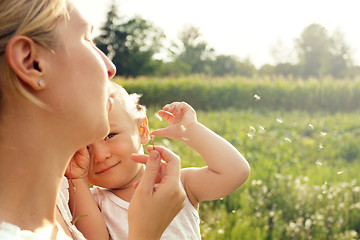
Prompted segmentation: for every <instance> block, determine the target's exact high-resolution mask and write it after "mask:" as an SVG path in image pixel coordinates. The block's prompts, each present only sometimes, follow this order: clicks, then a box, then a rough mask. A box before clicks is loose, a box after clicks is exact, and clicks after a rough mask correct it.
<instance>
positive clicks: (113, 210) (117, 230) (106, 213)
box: [91, 187, 201, 240]
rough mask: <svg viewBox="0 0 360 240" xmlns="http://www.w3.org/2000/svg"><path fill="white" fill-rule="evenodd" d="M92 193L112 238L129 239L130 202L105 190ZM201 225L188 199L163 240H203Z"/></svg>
mask: <svg viewBox="0 0 360 240" xmlns="http://www.w3.org/2000/svg"><path fill="white" fill-rule="evenodd" d="M91 192H92V194H93V196H94V199H95V201H96V203H97V205H98V206H99V208H100V210H101V213H102V215H103V217H104V219H105V222H106V225H107V228H108V231H109V234H110V238H111V239H113V240H122V239H128V209H129V202H126V201H124V200H122V199H121V198H119V197H118V196H116V195H115V194H114V193H112V192H111V191H109V190H107V189H104V188H100V187H94V188H92V189H91ZM199 224H200V217H199V213H198V211H197V210H196V209H195V208H194V206H193V205H192V204H191V202H190V200H189V199H188V198H186V200H185V206H184V208H183V209H182V210H181V211H180V212H179V213H178V215H176V217H175V218H174V219H173V220H172V222H171V223H170V225H169V226H168V227H167V228H166V229H165V231H164V233H163V235H162V236H161V239H162V240H167V239H169V240H173V239H184V240H186V239H194V240H198V239H201V235H200V226H199Z"/></svg>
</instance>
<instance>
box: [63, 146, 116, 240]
mask: <svg viewBox="0 0 360 240" xmlns="http://www.w3.org/2000/svg"><path fill="white" fill-rule="evenodd" d="M89 162H90V157H89V154H88V152H87V150H86V148H84V149H81V150H79V151H78V152H76V153H75V155H74V156H73V158H72V159H71V161H70V163H69V166H68V168H67V170H66V174H65V175H66V177H67V178H68V181H69V207H70V210H71V213H72V215H73V221H74V220H76V221H75V225H76V227H77V229H79V231H81V232H82V234H83V235H84V236H85V238H86V239H89V240H91V239H94V240H96V239H97V240H102V239H109V233H108V231H107V228H106V223H105V220H104V218H103V216H102V215H101V212H100V210H99V208H98V206H97V204H96V202H95V200H94V198H93V196H92V194H91V192H90V189H89V182H88V178H87V175H88V168H89ZM70 164H71V165H70ZM74 191H75V192H74ZM74 193H75V194H74Z"/></svg>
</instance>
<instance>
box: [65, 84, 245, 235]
mask: <svg viewBox="0 0 360 240" xmlns="http://www.w3.org/2000/svg"><path fill="white" fill-rule="evenodd" d="M114 88H115V89H116V91H115V92H116V96H115V102H114V108H113V110H112V111H111V112H110V114H109V123H110V133H109V134H108V135H107V136H106V137H105V139H103V140H101V141H98V142H95V143H93V144H91V145H89V146H88V147H87V151H86V149H82V150H81V151H79V152H78V153H77V154H76V155H75V156H74V158H73V159H72V161H71V165H70V166H71V167H69V168H68V170H67V174H66V176H67V177H68V178H69V179H70V182H71V184H73V185H74V188H75V187H76V196H74V192H73V191H71V192H70V209H71V210H72V213H73V215H74V218H78V219H77V221H76V226H77V227H78V229H79V230H80V231H81V232H82V233H83V234H84V236H85V237H86V238H87V239H107V238H109V237H110V238H111V239H128V228H127V221H128V207H129V203H130V201H131V198H132V196H133V194H134V191H135V187H136V184H137V182H138V181H139V180H140V178H141V176H142V174H143V172H144V169H145V167H144V165H143V164H142V163H144V162H142V158H141V157H139V156H137V157H134V154H136V155H139V154H143V146H142V145H144V144H147V143H148V141H149V139H150V133H149V130H148V129H149V127H148V121H147V117H146V113H145V107H143V106H141V105H139V104H138V100H139V96H138V95H136V94H131V95H129V94H128V93H127V92H126V91H125V89H123V88H122V87H121V86H119V85H117V84H114ZM158 114H159V115H160V116H161V117H163V118H165V119H166V120H167V121H168V123H169V126H168V127H166V128H164V129H158V130H155V131H153V132H152V135H153V136H155V137H168V138H171V139H179V140H181V141H184V142H185V143H186V144H187V145H188V146H189V147H190V148H192V149H193V150H195V151H196V152H198V153H199V154H200V155H201V156H202V158H203V159H204V161H205V162H206V164H207V166H206V167H200V168H195V167H192V168H184V169H182V170H181V182H182V187H183V188H184V190H185V192H186V195H187V199H186V201H185V206H184V207H183V209H182V210H181V211H180V213H179V214H178V215H177V216H176V217H175V218H174V219H173V221H172V222H171V223H170V225H169V226H168V228H167V229H166V230H165V231H164V233H163V235H162V237H161V239H201V235H200V227H199V223H200V219H199V213H198V209H199V202H201V201H205V200H214V199H219V198H221V197H224V196H227V195H229V194H230V193H232V192H233V191H235V190H236V189H237V188H239V187H240V186H241V185H242V184H243V183H244V182H245V181H246V180H247V178H248V177H249V174H250V167H249V164H248V162H247V161H246V160H245V159H244V157H243V156H242V155H241V154H240V152H239V151H238V150H237V149H236V148H235V147H234V146H232V145H231V144H230V143H229V142H228V141H226V140H225V139H224V138H222V137H220V136H219V135H217V134H215V133H214V132H212V131H211V130H210V129H208V128H207V127H205V126H204V125H202V124H201V123H199V122H198V121H197V117H196V112H195V110H194V109H193V108H192V107H191V106H190V105H188V104H187V103H185V102H174V103H171V104H168V105H165V106H164V107H163V108H162V110H160V111H159V113H158ZM147 150H148V152H150V154H156V155H160V157H161V156H165V155H166V154H173V153H172V152H171V151H169V150H167V149H166V148H164V147H160V146H148V147H147ZM161 165H162V166H161V171H166V163H164V162H162V163H161ZM71 168H72V169H71ZM70 169H71V171H70ZM161 171H160V172H159V174H161ZM89 183H90V184H93V185H94V188H92V189H89V187H88V184H89ZM71 184H70V186H71ZM154 191H156V189H154ZM74 203H75V204H74ZM74 206H76V208H75V207H74ZM85 215H86V217H82V216H85Z"/></svg>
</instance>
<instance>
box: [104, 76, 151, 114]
mask: <svg viewBox="0 0 360 240" xmlns="http://www.w3.org/2000/svg"><path fill="white" fill-rule="evenodd" d="M111 84H112V88H113V90H114V91H115V101H116V102H118V103H119V104H120V106H117V105H116V104H117V103H115V107H122V108H124V109H125V111H126V112H127V113H129V115H130V116H131V117H132V118H133V119H134V120H137V119H141V118H144V117H146V107H145V106H143V105H140V104H139V99H140V97H141V95H140V94H137V93H132V94H129V93H128V92H127V91H126V90H125V89H124V88H123V87H122V86H120V85H119V84H117V83H114V82H111Z"/></svg>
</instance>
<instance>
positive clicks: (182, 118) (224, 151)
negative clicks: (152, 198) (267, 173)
mask: <svg viewBox="0 0 360 240" xmlns="http://www.w3.org/2000/svg"><path fill="white" fill-rule="evenodd" d="M159 114H160V116H162V117H164V118H166V119H167V121H168V122H169V124H170V126H169V127H167V128H164V129H159V130H155V131H154V132H153V135H154V136H161V137H169V138H172V139H181V140H182V141H184V142H185V143H186V144H187V145H188V146H189V147H191V148H192V149H194V150H195V151H196V152H198V153H199V154H200V155H201V156H202V158H203V159H204V160H205V162H206V164H207V166H206V167H203V168H186V169H183V170H182V172H181V179H182V181H183V184H184V187H185V190H186V192H187V194H188V196H189V198H190V200H191V202H192V203H193V205H194V206H197V204H198V203H199V202H200V201H204V200H213V199H218V198H220V197H224V196H226V195H228V194H230V193H232V192H233V191H235V190H236V189H237V188H238V187H240V186H241V185H242V184H243V183H244V182H245V181H246V180H247V178H248V177H249V174H250V167H249V164H248V162H247V161H246V159H245V158H244V157H243V156H242V155H241V153H240V152H239V151H238V150H237V149H236V148H235V147H234V146H232V145H231V144H230V143H229V142H228V141H226V140H225V139H224V138H222V137H220V136H219V135H217V134H216V133H214V132H213V131H211V130H210V129H208V128H207V127H205V126H204V125H202V124H201V123H199V122H198V121H197V118H196V113H195V111H194V109H193V108H192V107H191V106H189V105H188V104H187V103H184V102H181V103H179V102H175V103H172V104H169V105H166V106H165V107H164V108H163V109H162V110H161V111H159Z"/></svg>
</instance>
